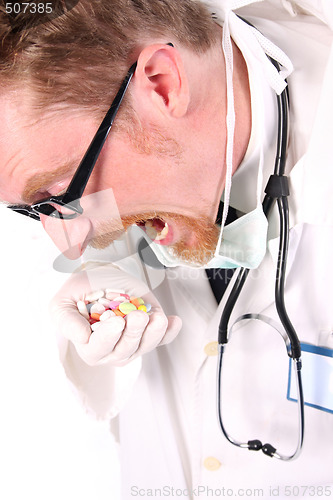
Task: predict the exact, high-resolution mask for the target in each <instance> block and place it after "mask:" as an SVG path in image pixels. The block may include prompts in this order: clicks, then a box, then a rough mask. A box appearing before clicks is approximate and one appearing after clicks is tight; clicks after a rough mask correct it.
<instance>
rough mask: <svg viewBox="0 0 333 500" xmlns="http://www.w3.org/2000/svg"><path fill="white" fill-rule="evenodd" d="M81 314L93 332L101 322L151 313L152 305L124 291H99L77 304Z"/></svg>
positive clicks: (108, 289) (109, 289)
mask: <svg viewBox="0 0 333 500" xmlns="http://www.w3.org/2000/svg"><path fill="white" fill-rule="evenodd" d="M76 305H77V308H78V311H79V313H80V314H82V316H83V317H84V318H86V319H87V320H88V321H89V323H90V325H91V329H92V331H95V330H96V329H97V328H98V326H99V325H100V322H101V321H108V320H109V319H111V318H113V317H115V316H121V317H122V318H124V317H125V316H126V315H127V314H129V313H130V312H132V311H144V312H146V313H149V312H150V310H151V304H148V303H146V304H145V302H144V300H143V299H142V298H141V297H130V296H129V295H128V294H127V293H125V291H124V290H114V289H111V288H107V289H106V290H98V291H96V292H93V293H90V294H88V295H86V296H85V298H84V299H83V300H79V301H78V302H77V304H76Z"/></svg>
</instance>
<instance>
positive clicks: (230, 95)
mask: <svg viewBox="0 0 333 500" xmlns="http://www.w3.org/2000/svg"><path fill="white" fill-rule="evenodd" d="M229 14H230V10H228V11H227V12H226V13H225V19H224V25H223V36H222V49H223V54H224V59H225V67H226V86H227V116H226V124H227V145H226V178H225V188H224V206H223V213H222V222H221V231H220V236H219V242H218V245H217V249H216V254H217V255H218V253H219V248H220V246H221V241H222V233H223V228H224V225H225V221H226V219H227V215H228V210H229V202H230V191H231V178H232V167H233V162H232V160H233V150H234V134H235V105H234V88H233V81H232V79H233V51H232V43H231V38H230V30H229Z"/></svg>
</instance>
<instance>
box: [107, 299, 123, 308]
mask: <svg viewBox="0 0 333 500" xmlns="http://www.w3.org/2000/svg"><path fill="white" fill-rule="evenodd" d="M119 304H121V302H118V300H111V301H110V302H109V308H110V309H116V308H117V307H118V306H119Z"/></svg>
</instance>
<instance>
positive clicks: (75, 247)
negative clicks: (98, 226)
mask: <svg viewBox="0 0 333 500" xmlns="http://www.w3.org/2000/svg"><path fill="white" fill-rule="evenodd" d="M40 220H41V223H42V224H43V227H44V229H45V231H46V232H47V233H48V235H49V236H50V238H51V239H52V240H53V242H54V244H55V245H56V246H57V247H58V249H59V250H60V252H61V253H62V254H63V255H64V256H65V257H66V258H68V259H71V260H75V259H78V258H79V257H80V256H81V255H82V253H83V252H84V250H85V248H86V247H87V245H88V243H89V241H90V239H91V234H92V224H91V221H90V220H89V219H88V218H87V217H84V216H83V215H80V216H79V217H77V218H75V219H71V220H63V219H57V218H56V217H49V216H47V215H43V214H41V215H40Z"/></svg>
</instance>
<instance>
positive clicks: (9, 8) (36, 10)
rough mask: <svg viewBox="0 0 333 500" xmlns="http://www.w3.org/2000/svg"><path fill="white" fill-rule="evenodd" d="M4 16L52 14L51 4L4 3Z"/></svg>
mask: <svg viewBox="0 0 333 500" xmlns="http://www.w3.org/2000/svg"><path fill="white" fill-rule="evenodd" d="M5 8H6V14H21V13H22V14H52V12H53V9H52V3H51V2H47V3H41V2H40V3H35V2H20V3H19V2H6V5H5Z"/></svg>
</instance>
